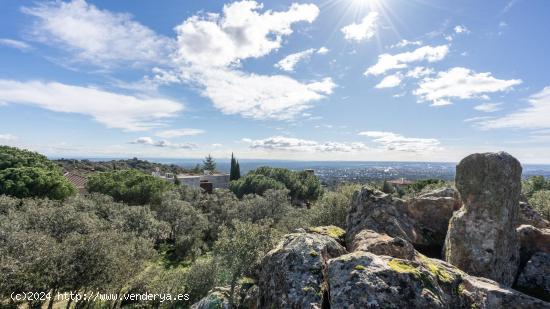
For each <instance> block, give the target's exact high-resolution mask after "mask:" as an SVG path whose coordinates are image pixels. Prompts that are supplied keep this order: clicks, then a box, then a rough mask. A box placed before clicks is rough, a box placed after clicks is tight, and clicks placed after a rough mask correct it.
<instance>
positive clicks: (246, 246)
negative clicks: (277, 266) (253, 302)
mask: <svg viewBox="0 0 550 309" xmlns="http://www.w3.org/2000/svg"><path fill="white" fill-rule="evenodd" d="M273 245H274V236H273V235H272V232H271V229H270V228H269V226H268V225H266V224H262V225H260V224H254V223H249V222H240V221H233V222H232V226H231V227H225V228H223V229H222V231H221V233H220V236H219V238H218V240H217V241H216V243H215V244H214V254H215V256H216V258H217V259H218V261H219V263H220V265H221V267H223V268H224V270H225V272H226V273H227V275H228V279H229V286H230V293H229V303H230V305H231V307H233V303H234V297H235V287H236V286H237V283H238V280H239V278H241V277H242V276H243V275H246V274H249V273H251V272H252V270H253V269H254V268H255V267H257V266H258V265H259V263H260V261H261V258H262V257H263V256H264V255H265V254H266V253H267V252H268V251H269V250H270V249H271V248H272V246H273Z"/></svg>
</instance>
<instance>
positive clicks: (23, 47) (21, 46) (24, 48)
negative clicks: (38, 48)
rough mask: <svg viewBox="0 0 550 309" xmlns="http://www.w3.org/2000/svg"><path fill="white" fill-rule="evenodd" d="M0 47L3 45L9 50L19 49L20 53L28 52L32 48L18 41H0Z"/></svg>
mask: <svg viewBox="0 0 550 309" xmlns="http://www.w3.org/2000/svg"><path fill="white" fill-rule="evenodd" d="M0 45H4V46H7V47H11V48H16V49H19V50H21V51H27V50H30V49H31V48H32V47H31V46H30V45H29V44H27V43H25V42H23V41H19V40H12V39H0Z"/></svg>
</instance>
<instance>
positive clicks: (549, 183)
mask: <svg viewBox="0 0 550 309" xmlns="http://www.w3.org/2000/svg"><path fill="white" fill-rule="evenodd" d="M521 191H522V193H523V195H524V196H525V197H526V198H527V200H528V202H529V205H531V207H533V209H535V210H536V211H537V212H538V213H540V214H541V215H542V217H543V218H544V219H546V220H550V180H546V179H544V177H543V176H531V177H529V178H527V179H525V180H524V181H523V182H522V190H521Z"/></svg>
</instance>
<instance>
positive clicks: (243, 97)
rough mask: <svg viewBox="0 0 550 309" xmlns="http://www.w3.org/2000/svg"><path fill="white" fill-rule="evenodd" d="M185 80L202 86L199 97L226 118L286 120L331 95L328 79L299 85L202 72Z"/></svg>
mask: <svg viewBox="0 0 550 309" xmlns="http://www.w3.org/2000/svg"><path fill="white" fill-rule="evenodd" d="M185 78H186V79H188V80H189V81H191V82H193V81H195V82H198V83H199V84H201V85H203V86H204V89H203V91H202V94H203V95H204V96H205V97H208V98H210V100H212V102H213V103H214V106H215V107H216V108H218V109H220V110H221V111H222V112H223V113H225V114H240V115H242V116H244V117H249V118H255V119H266V118H271V119H279V120H288V119H292V118H294V117H295V116H297V115H300V113H301V112H302V111H304V110H305V109H308V108H310V107H311V105H312V102H313V101H317V100H321V99H323V98H325V97H326V96H327V95H329V94H331V93H332V91H333V89H334V87H336V85H335V84H334V82H333V81H332V79H331V78H325V79H323V80H321V81H315V82H310V83H301V82H298V81H297V80H294V79H292V78H290V77H288V76H284V75H271V76H268V75H258V74H250V73H244V72H240V71H233V70H229V69H225V70H222V69H214V70H209V69H203V70H202V71H200V72H198V73H196V74H193V75H191V76H185Z"/></svg>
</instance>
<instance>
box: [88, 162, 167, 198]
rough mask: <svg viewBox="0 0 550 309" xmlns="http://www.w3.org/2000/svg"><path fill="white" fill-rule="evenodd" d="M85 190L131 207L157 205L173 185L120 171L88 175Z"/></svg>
mask: <svg viewBox="0 0 550 309" xmlns="http://www.w3.org/2000/svg"><path fill="white" fill-rule="evenodd" d="M87 188H88V191H89V192H98V193H103V194H107V195H110V196H112V197H113V198H114V199H115V201H121V202H125V203H128V204H132V205H145V204H152V205H159V204H160V202H161V200H162V195H163V193H164V192H166V191H168V190H170V189H172V188H174V185H173V184H172V183H170V182H167V181H165V180H163V179H160V178H156V177H154V176H152V175H147V174H144V173H142V172H139V171H136V170H122V171H112V172H102V173H96V174H92V175H90V176H89V177H88V184H87Z"/></svg>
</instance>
